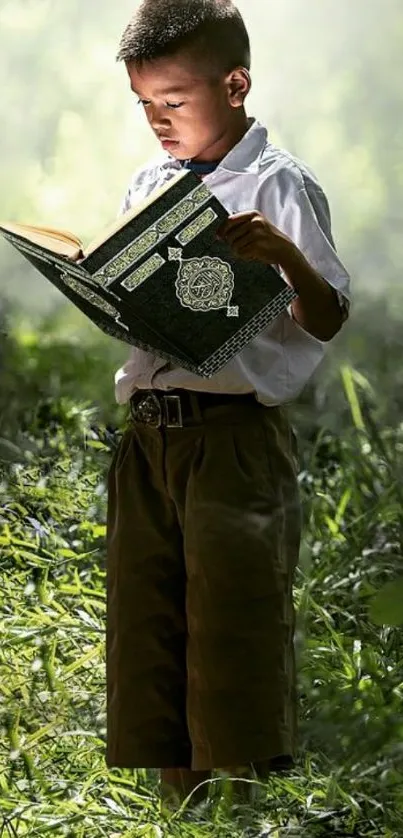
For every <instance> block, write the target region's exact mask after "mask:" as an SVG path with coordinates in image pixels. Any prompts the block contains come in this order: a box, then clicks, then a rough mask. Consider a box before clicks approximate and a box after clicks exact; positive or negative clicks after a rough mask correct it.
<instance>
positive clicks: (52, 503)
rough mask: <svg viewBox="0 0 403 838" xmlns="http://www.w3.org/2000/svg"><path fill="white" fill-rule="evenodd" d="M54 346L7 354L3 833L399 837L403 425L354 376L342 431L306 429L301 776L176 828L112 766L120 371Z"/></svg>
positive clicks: (134, 779)
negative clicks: (109, 544)
mask: <svg viewBox="0 0 403 838" xmlns="http://www.w3.org/2000/svg"><path fill="white" fill-rule="evenodd" d="M51 334H52V328H51V324H50V322H49V321H48V322H47V326H46V328H45V329H44V332H43V333H38V334H36V335H28V334H27V332H24V330H23V329H22V328H18V329H17V330H16V332H15V334H14V335H13V336H11V337H10V338H9V339H8V340H7V341H6V343H5V346H4V347H3V353H2V354H3V356H4V357H5V358H6V359H7V364H6V370H7V377H6V379H5V381H6V382H7V389H6V390H4V389H3V391H2V394H1V396H0V399H1V403H0V407H1V414H0V415H1V417H2V423H1V429H2V430H1V436H2V438H3V445H4V444H5V448H4V449H3V448H1V447H0V457H1V462H2V478H1V488H2V512H1V517H2V528H1V536H0V551H1V552H0V556H1V565H0V567H1V580H0V581H1V584H0V590H1V601H0V615H1V616H0V630H1V636H2V645H1V651H0V673H1V687H0V691H1V692H0V696H1V703H0V708H1V720H0V725H1V732H2V737H1V744H0V801H1V811H2V819H3V827H2V828H3V834H4V835H10V836H12V835H16V834H18V835H19V836H24V835H29V836H35V835H37V836H40V835H45V834H47V833H48V832H50V831H51V832H52V833H53V834H54V835H55V836H74V838H84V836H85V838H98V836H102V835H105V836H106V835H107V836H108V838H110V836H111V835H114V834H116V835H119V836H127V838H129V836H131V837H132V838H133V837H134V836H136V838H137V836H154V835H155V836H160V838H161V836H165V835H167V836H168V835H171V836H181V838H182V836H186V835H188V836H198V838H201V836H204V835H205V836H214V838H215V837H216V836H217V838H218V836H220V837H221V836H231V838H234V836H236V835H242V834H243V835H244V836H245V835H246V836H252V835H257V832H258V828H260V829H263V827H264V826H265V828H266V833H267V834H270V835H278V836H279V838H283V836H289V835H298V836H318V838H322V836H323V837H324V836H328V835H332V836H335V838H337V836H339V835H340V836H360V838H361V836H362V837H363V838H364V836H373V838H375V836H376V838H378V836H380V835H382V836H385V838H386V836H390V838H395V836H396V838H397V836H398V835H400V834H401V831H402V828H403V820H402V816H401V812H402V810H403V785H402V779H403V763H402V753H401V745H400V742H401V737H402V732H403V730H402V717H401V702H402V697H403V671H402V660H403V655H402V637H401V633H400V631H399V630H398V629H397V628H393V627H392V625H389V624H388V623H394V622H395V619H394V614H393V613H392V614H391V619H389V616H390V610H385V607H384V610H383V612H382V620H381V624H379V620H378V618H376V619H375V621H374V620H373V619H371V617H372V616H373V614H374V608H375V611H376V607H375V605H374V603H376V602H377V600H376V598H375V599H374V597H376V596H377V595H378V591H379V590H380V589H382V587H383V586H384V585H389V586H390V585H395V581H394V580H395V579H396V578H397V577H398V576H399V574H400V573H401V555H402V553H401V544H402V516H403V504H402V492H403V487H402V480H401V474H402V455H403V429H402V428H401V427H396V428H393V427H391V426H390V427H384V428H382V429H381V428H380V427H379V425H378V424H377V423H376V421H375V419H374V415H373V411H372V408H371V401H370V395H371V394H370V390H368V388H367V387H365V386H364V384H363V381H362V378H361V375H360V374H359V373H357V372H356V371H354V370H352V369H351V368H349V367H348V366H346V365H344V367H343V368H342V369H341V371H340V372H339V377H338V381H339V385H338V390H339V396H340V398H342V394H343V391H344V411H343V412H342V413H340V414H339V420H340V421H341V422H342V425H341V426H340V428H341V427H342V431H341V432H339V433H335V432H334V431H332V430H330V429H329V428H326V427H322V429H319V431H318V430H316V431H315V432H313V431H312V428H311V433H310V437H309V435H307V434H305V436H304V435H303V439H302V444H301V472H300V484H301V492H302V498H303V502H304V514H305V531H304V543H303V550H302V554H301V563H300V567H299V570H298V574H297V579H296V590H295V598H296V604H297V608H298V630H297V637H296V644H297V652H298V666H299V691H300V705H301V723H300V724H301V730H300V759H299V764H298V766H297V768H296V769H295V770H294V771H293V772H292V774H291V775H290V776H287V777H281V776H278V777H276V778H273V779H272V780H271V781H270V782H269V783H267V784H262V785H261V786H260V787H259V790H258V793H257V797H256V809H255V811H254V812H252V811H250V812H248V810H246V813H245V812H244V813H243V814H242V813H241V812H239V813H238V816H236V812H235V813H234V811H233V812H232V816H231V817H229V815H228V810H227V809H226V799H227V798H226V796H225V785H224V786H223V790H224V794H223V795H221V796H220V788H221V787H222V782H223V781H219V778H217V777H216V778H214V780H213V782H212V783H211V786H212V795H211V801H210V804H209V807H210V808H208V810H206V811H205V812H203V810H200V811H199V814H198V815H197V813H196V814H193V815H191V813H190V812H188V811H187V810H186V805H185V806H184V807H183V811H182V812H179V813H176V814H174V815H172V816H171V817H170V819H166V818H165V819H164V818H163V819H162V820H161V817H162V816H161V815H160V813H159V802H158V787H157V780H158V777H157V772H156V771H147V770H138V771H128V770H118V769H114V770H110V771H108V770H107V769H106V767H105V762H104V749H105V737H106V728H105V711H106V707H105V701H106V694H105V689H106V688H105V658H104V650H105V607H106V604H105V520H106V481H107V472H108V465H109V462H110V457H111V454H112V451H113V450H114V446H115V444H116V443H117V442H118V439H119V431H118V430H117V425H118V424H119V426H120V427H121V425H122V416H121V415H120V416H119V417H117V416H115V417H114V420H113V421H112V423H111V424H110V425H108V426H107V425H106V424H105V423H104V422H103V420H102V418H101V417H102V416H103V415H104V416H106V415H108V414H109V411H110V408H109V406H108V404H105V402H104V399H105V390H104V386H105V370H107V368H108V365H109V363H110V359H108V352H106V354H104V355H103V354H102V353H103V350H102V349H101V347H100V346H98V348H97V347H96V346H94V347H92V346H91V344H90V343H89V342H88V343H87V345H86V348H85V358H86V359H88V358H91V362H88V364H84V363H81V362H80V355H79V353H77V345H78V346H80V345H81V344H80V343H78V344H77V342H76V340H74V339H73V340H72V341H71V343H69V342H68V340H67V339H66V338H65V337H63V339H62V340H58V339H57V337H54V338H52V339H51V338H50V335H51ZM53 334H54V335H55V334H56V335H57V334H59V330H58V329H53ZM69 357H70V361H71V369H70V371H69V367H68V358H69ZM55 369H58V370H61V371H62V372H61V373H60V374H59V376H56V378H55V375H54V371H55ZM101 369H102V370H103V375H101V374H100V371H101ZM74 371H75V372H76V377H75V378H74ZM110 372H111V375H112V370H111V371H110ZM111 375H110V378H111ZM15 382H17V383H18V387H17V388H15ZM110 383H111V382H109V384H110ZM334 386H335V384H334V383H333V385H332V387H334ZM74 387H75V388H76V389H74ZM86 388H88V392H91V395H92V397H93V398H94V403H93V404H90V402H89V401H86V400H85V399H84V398H83V396H84V394H85V392H86ZM97 388H98V392H96V391H97ZM368 399H369V401H368ZM94 405H96V406H94ZM297 407H298V406H297ZM297 416H298V410H296V417H297ZM349 417H350V418H349ZM115 419H116V420H118V421H116V424H114V421H115ZM297 421H298V419H297ZM304 428H305V430H306V425H304V423H303V424H302V426H301V429H302V431H303V432H304ZM13 446H14V447H13ZM387 609H390V603H389V605H387ZM376 613H377V614H378V615H379V613H380V612H379V610H378V611H377V612H376ZM375 616H376V615H375ZM219 782H221V786H220V784H219ZM214 789H215V792H216V794H215V795H214V794H213V790H214ZM241 814H242V818H243V820H242V818H241ZM159 829H160V830H161V832H158V830H159ZM245 830H246V831H245ZM270 830H271V832H270Z"/></svg>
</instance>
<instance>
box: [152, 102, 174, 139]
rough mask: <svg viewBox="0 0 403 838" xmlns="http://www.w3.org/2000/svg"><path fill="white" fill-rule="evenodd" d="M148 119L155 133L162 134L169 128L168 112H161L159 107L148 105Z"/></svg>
mask: <svg viewBox="0 0 403 838" xmlns="http://www.w3.org/2000/svg"><path fill="white" fill-rule="evenodd" d="M148 120H149V123H150V125H151V128H152V129H153V131H155V133H156V134H162V133H163V132H164V131H169V129H170V128H171V120H170V118H169V116H168V114H167V113H166V111H165V113H163V111H162V110H161V109H160V108H156V107H153V108H152V107H150V109H149V111H148Z"/></svg>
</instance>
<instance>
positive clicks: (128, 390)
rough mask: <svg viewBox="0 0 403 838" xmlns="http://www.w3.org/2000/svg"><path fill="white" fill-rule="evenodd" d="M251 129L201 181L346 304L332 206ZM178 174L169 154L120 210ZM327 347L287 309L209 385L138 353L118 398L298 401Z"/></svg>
mask: <svg viewBox="0 0 403 838" xmlns="http://www.w3.org/2000/svg"><path fill="white" fill-rule="evenodd" d="M248 125H249V127H248V131H247V133H246V134H245V135H244V137H243V138H242V139H241V140H240V142H239V143H238V144H237V145H236V146H234V148H232V149H231V151H230V152H229V153H228V154H227V155H226V157H224V159H223V160H222V161H221V162H220V163H219V165H218V167H217V168H216V169H215V171H214V172H212V173H211V174H209V175H207V176H205V177H204V178H203V181H204V183H206V185H207V186H208V187H209V189H210V190H211V192H212V193H213V194H214V195H215V196H216V197H217V198H218V200H219V201H220V202H221V204H223V206H224V207H225V209H226V210H227V211H228V213H230V214H233V213H236V212H243V211H250V210H258V211H259V212H261V213H262V214H263V215H264V216H265V217H266V218H268V219H269V221H271V222H272V224H274V226H275V227H277V228H278V229H279V230H281V231H282V232H284V233H285V234H286V235H287V236H288V237H289V238H290V239H292V240H293V241H294V242H295V244H296V245H297V247H298V248H299V249H300V250H301V251H302V253H303V254H304V256H305V257H306V259H307V260H308V262H309V263H310V265H311V266H312V267H313V268H315V269H316V270H317V271H318V272H319V273H320V275H321V276H323V278H324V279H326V280H327V282H328V283H329V284H330V285H332V286H333V287H334V288H336V289H337V290H338V291H339V299H340V295H342V299H343V298H344V299H345V301H346V305H348V301H349V285H350V278H349V275H348V273H347V271H346V268H345V267H344V265H343V264H342V262H341V261H340V259H339V257H338V256H337V254H336V250H335V244H334V241H333V238H332V233H331V222H330V212H329V205H328V202H327V199H326V196H325V194H324V192H323V190H322V189H321V187H320V185H319V183H318V181H317V179H316V177H315V175H314V173H313V172H312V171H311V170H310V169H309V168H308V167H307V166H306V165H305V163H303V162H302V161H301V160H299V159H298V158H296V157H294V156H293V155H291V154H289V153H288V152H287V151H285V150H284V149H281V148H278V147H277V146H274V145H273V144H272V143H270V142H269V140H268V136H267V130H266V128H264V126H263V125H261V124H260V123H259V122H258V121H257V120H255V119H249V120H248ZM179 170H181V164H180V162H179V161H178V160H176V159H175V158H173V157H171V156H170V155H168V154H163V155H160V156H159V157H158V158H157V159H156V160H154V161H151V162H150V163H149V164H148V165H146V166H145V167H143V168H142V169H140V170H139V171H138V172H136V173H135V174H134V176H133V178H132V180H131V183H130V186H129V190H128V192H127V195H126V198H125V200H124V202H123V206H122V212H125V211H127V210H129V209H130V208H131V207H132V206H135V204H136V203H137V202H139V201H141V200H144V199H145V198H146V197H147V196H148V195H149V194H150V192H151V191H152V190H153V189H156V188H158V187H160V186H161V185H162V184H163V183H164V182H166V181H167V180H169V179H170V178H171V177H173V176H174V175H176V174H177V173H178V171H179ZM326 345H327V344H325V343H322V342H321V341H319V340H317V339H316V338H314V337H312V335H310V334H308V333H307V332H306V331H305V330H304V329H302V327H301V326H300V325H299V324H298V323H297V322H296V321H295V320H294V319H293V318H292V317H291V313H290V308H289V309H288V310H287V311H285V312H284V313H283V314H282V315H280V316H279V317H278V318H277V319H276V320H275V321H274V322H273V323H272V324H271V325H270V326H269V327H268V328H267V329H266V330H265V331H264V332H262V333H261V334H260V335H259V336H258V337H257V338H255V339H254V340H253V341H251V342H250V343H249V344H248V346H246V347H245V348H244V349H243V350H242V351H241V352H240V353H239V354H238V355H236V356H235V358H233V359H232V360H231V361H230V362H229V363H228V364H226V365H225V366H224V367H223V368H222V369H221V370H220V371H219V372H218V373H216V374H215V375H214V376H213V377H212V378H209V379H206V378H202V377H201V376H198V375H195V374H193V373H191V372H189V371H187V370H185V369H183V368H181V367H177V366H174V365H173V364H171V363H168V362H166V361H165V360H164V359H162V358H160V357H158V356H157V355H154V354H153V353H150V352H145V351H144V350H142V349H137V348H135V347H132V348H131V351H130V356H129V358H128V360H127V362H126V363H125V364H124V366H123V367H122V368H121V369H119V370H118V371H117V373H116V375H115V393H116V400H117V402H118V403H119V404H124V403H125V402H127V401H128V400H129V399H130V396H131V395H132V394H133V393H134V391H135V390H136V389H149V388H156V389H161V390H168V389H170V388H176V387H180V388H186V389H191V390H199V391H200V390H203V391H206V390H207V391H210V392H216V393H248V392H254V393H255V394H256V397H257V399H258V400H259V401H260V402H262V403H263V404H266V405H276V404H282V403H286V402H289V401H291V400H293V399H295V398H296V397H297V396H298V395H299V393H300V392H301V390H302V389H303V388H304V386H305V384H306V383H307V381H308V380H309V379H310V377H311V376H312V374H313V372H314V371H315V369H316V368H317V366H318V364H319V363H320V361H321V360H322V358H323V355H324V352H325V349H326Z"/></svg>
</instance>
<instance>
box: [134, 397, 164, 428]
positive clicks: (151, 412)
mask: <svg viewBox="0 0 403 838" xmlns="http://www.w3.org/2000/svg"><path fill="white" fill-rule="evenodd" d="M130 411H131V414H132V417H133V419H135V420H136V421H137V422H142V423H144V424H145V425H151V426H152V427H153V428H159V427H161V424H162V410H161V404H160V402H159V399H158V398H157V396H156V395H155V393H147V395H146V396H144V398H143V399H140V401H139V402H138V404H136V405H134V404H133V402H130Z"/></svg>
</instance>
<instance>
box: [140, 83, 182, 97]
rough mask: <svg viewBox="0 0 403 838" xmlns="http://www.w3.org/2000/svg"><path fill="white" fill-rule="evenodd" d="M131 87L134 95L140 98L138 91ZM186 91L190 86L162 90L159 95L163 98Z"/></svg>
mask: <svg viewBox="0 0 403 838" xmlns="http://www.w3.org/2000/svg"><path fill="white" fill-rule="evenodd" d="M130 87H131V90H132V91H133V93H135V94H136V95H137V96H138V95H139V93H138V91H137V90H135V88H134V87H133V85H132V84H131V85H130ZM186 90H188V86H185V85H177V86H176V87H165V88H162V90H160V91H159V93H160V95H161V96H170V95H172V94H174V93H184V92H185V91H186Z"/></svg>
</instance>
